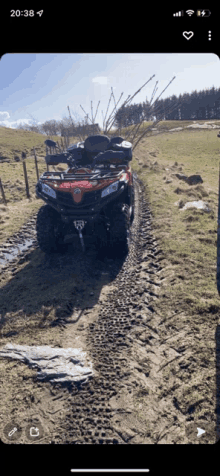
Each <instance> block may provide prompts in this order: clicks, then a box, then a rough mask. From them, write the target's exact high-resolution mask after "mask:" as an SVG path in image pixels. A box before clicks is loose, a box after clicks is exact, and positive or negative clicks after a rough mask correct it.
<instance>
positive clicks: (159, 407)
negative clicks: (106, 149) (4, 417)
mask: <svg viewBox="0 0 220 476" xmlns="http://www.w3.org/2000/svg"><path fill="white" fill-rule="evenodd" d="M145 192H146V190H145V187H144V185H143V184H142V182H141V181H140V180H139V179H138V178H137V177H136V178H135V215H134V221H133V224H132V227H131V235H132V239H131V245H130V250H129V254H128V256H127V258H126V259H125V261H124V262H123V263H122V264H121V265H119V264H118V263H117V260H116V261H115V263H114V264H113V265H112V266H111V267H108V266H107V265H106V270H107V271H109V273H112V279H113V281H112V284H113V292H111V287H112V286H111V284H110V286H108V285H107V286H106V295H105V300H104V302H103V301H102V300H101V299H100V300H99V302H98V303H97V306H95V308H94V310H93V305H92V303H91V302H90V305H89V307H87V305H88V302H85V303H83V306H81V310H80V312H79V309H80V308H78V307H77V306H76V301H75V299H74V297H73V298H71V294H72V293H69V295H68V296H67V297H65V298H64V299H63V300H62V302H61V299H62V295H61V294H60V295H59V296H57V297H58V299H60V306H58V307H59V309H57V310H56V311H57V312H56V316H57V319H56V320H53V321H51V323H49V322H48V326H49V327H48V330H46V329H45V338H47V337H48V336H50V329H51V327H50V326H57V334H56V337H55V341H53V342H59V343H61V341H63V343H64V347H65V346H66V345H68V346H69V347H73V346H74V345H75V342H79V341H74V344H73V341H72V338H74V339H75V337H76V338H77V330H78V331H80V330H81V329H80V324H79V326H78V328H77V327H76V326H75V323H76V322H77V321H78V320H79V319H80V320H81V318H82V322H84V324H83V326H85V327H84V331H83V332H79V333H78V335H82V334H84V341H83V346H84V350H85V351H86V353H87V355H88V358H89V360H90V361H91V362H92V364H93V369H94V371H95V374H94V376H93V377H91V378H90V379H89V380H88V381H86V382H84V383H81V384H76V383H71V384H68V385H66V386H63V385H61V384H56V385H55V386H54V388H53V389H52V388H51V384H49V383H47V385H46V386H45V392H46V391H47V395H46V393H44V384H38V387H39V392H42V394H39V395H43V396H42V397H41V398H42V404H41V406H39V405H35V407H34V410H35V412H37V413H38V414H39V415H41V416H43V420H44V426H45V422H48V423H49V424H48V429H49V428H50V433H49V434H48V435H47V437H46V438H45V439H44V440H43V441H42V442H43V443H45V442H48V443H54V444H59V443H60V444H88V443H89V444H125V443H126V444H127V443H128V444H137V443H140V444H143V443H145V444H155V443H156V444H157V443H181V444H182V443H188V439H187V438H186V426H187V424H188V422H189V425H190V422H191V421H193V416H192V415H191V413H193V411H194V407H195V408H196V407H197V406H198V407H199V406H200V405H201V404H202V405H203V407H202V411H201V414H204V415H205V414H207V421H208V420H210V421H213V416H212V415H211V412H210V409H211V411H212V408H213V406H214V400H213V401H211V400H210V398H208V399H207V401H206V402H203V401H200V400H198V401H196V400H195V398H194V396H193V394H192V392H193V391H194V387H196V382H197V381H198V384H199V385H200V386H201V385H203V381H206V380H207V378H208V379H209V382H210V379H211V381H212V380H213V372H214V367H213V368H210V369H208V368H207V365H205V366H204V368H203V370H202V372H201V375H198V377H197V374H198V365H201V362H200V360H199V359H198V362H196V360H195V358H194V357H193V347H194V344H195V339H194V333H195V330H194V328H193V323H192V322H191V321H190V320H189V319H187V320H186V319H185V320H184V319H183V320H182V318H184V311H183V310H180V312H178V309H167V313H166V314H167V315H166V318H164V316H162V315H160V313H159V311H158V308H157V295H158V294H161V290H162V289H163V287H162V285H163V279H164V278H163V269H162V267H161V265H160V262H161V260H163V253H162V251H161V250H160V249H159V247H158V245H157V241H156V239H155V237H154V235H153V226H152V216H151V210H150V206H149V204H148V203H147V196H146V193H145ZM35 223H36V214H35V215H33V216H32V217H31V218H30V219H29V221H28V222H27V223H26V224H25V225H24V226H23V227H22V229H21V230H20V231H19V233H17V235H16V236H14V237H12V238H11V239H10V240H8V242H7V243H5V245H4V246H6V248H8V251H10V250H11V249H12V248H13V246H15V244H16V243H17V244H19V243H20V244H21V243H23V244H24V242H25V240H26V239H33V244H32V246H31V249H30V250H28V251H27V252H25V253H21V256H18V257H17V258H16V259H15V260H14V261H11V262H9V263H8V264H5V265H4V267H3V268H2V269H3V270H4V269H5V270H10V269H11V270H13V267H15V266H17V265H18V268H19V264H22V263H24V262H25V261H26V259H27V260H28V257H29V255H30V254H31V252H32V251H33V250H34V249H36V248H37V246H36V239H35ZM22 239H23V242H22ZM92 263H93V265H94V269H93V270H92V268H91V266H92ZM73 264H75V270H74V271H75V272H76V270H77V273H79V274H80V273H81V274H82V281H83V279H85V280H86V279H88V278H89V279H90V282H93V276H95V274H96V272H97V270H98V274H100V270H101V271H102V270H103V269H105V265H104V264H103V265H102V266H99V264H97V263H96V262H95V261H93V260H91V259H90V258H89V256H87V255H83V254H82V253H78V254H77V255H73V257H72V258H71V256H68V254H67V255H65V254H64V255H56V256H54V257H53V256H51V257H49V258H45V259H44V257H43V258H40V268H39V271H37V269H36V274H37V273H40V278H39V280H38V278H37V279H36V283H35V285H36V290H37V289H38V285H39V284H38V283H39V282H41V279H42V275H44V273H45V275H46V276H47V273H48V272H49V275H48V278H49V279H50V277H51V276H52V275H53V270H57V271H58V275H59V272H61V278H62V277H63V276H65V275H66V273H67V274H68V273H69V272H71V271H72V270H73V268H72V266H73ZM51 267H52V268H51ZM119 269H120V271H119V272H118V270H119ZM50 270H51V271H50ZM59 270H60V271H59ZM42 273H43V274H42ZM62 273H63V274H62ZM55 279H57V278H56V277H55ZM98 280H99V278H98ZM97 282H98V281H97ZM77 288H78V290H77V292H78V294H80V293H81V291H82V290H81V288H80V284H79V286H77ZM108 288H109V293H108ZM88 289H89V288H88ZM90 290H91V288H90ZM92 294H94V293H92ZM47 304H48V306H49V303H47ZM84 304H85V305H84ZM88 309H92V320H91V319H90V316H89V311H88ZM58 311H59V312H58ZM75 314H77V318H76V319H74V320H71V319H70V320H69V319H68V316H70V315H72V317H75ZM87 314H88V322H87ZM182 314H183V316H182ZM73 315H74V316H73ZM69 324H73V326H72V325H70V327H69ZM85 324H86V325H85ZM59 326H60V327H61V328H62V329H61V328H60V331H59ZM71 329H72V330H71ZM61 330H62V332H61ZM210 338H211V337H210V336H208V337H207V339H209V340H210ZM51 339H52V340H53V337H51ZM67 339H68V343H67ZM27 344H28V342H27ZM44 344H45V340H44ZM39 345H40V342H39ZM56 345H59V344H57V343H55V346H56ZM210 352H211V350H210ZM9 372H10V369H9ZM21 374H22V370H21ZM207 375H208V377H207ZM195 379H196V382H195ZM207 385H208V386H209V383H208V382H207ZM64 387H65V388H64ZM188 388H189V392H188V390H187V389H188ZM33 391H35V384H34V383H33ZM187 392H188V393H187ZM206 394H207V397H210V391H208V389H206V387H205V395H206ZM37 395H38V394H37ZM51 395H52V397H53V398H52V397H51ZM45 396H46V399H47V402H46V401H45ZM196 398H197V397H196ZM56 401H58V402H59V401H60V402H61V401H62V405H61V407H59V408H58V406H57V407H56V405H55V403H54V402H56ZM51 405H54V414H55V417H54V423H53V422H52V423H51V421H52V419H51V416H50V413H51ZM62 410H63V411H64V413H65V418H64V416H63V417H61V418H60V417H59V411H62ZM202 421H203V422H205V421H206V416H204V417H202ZM201 424H202V422H201ZM53 435H54V436H53ZM192 441H193V442H194V443H199V442H200V441H195V437H193V439H192ZM202 442H205V438H204V437H203V441H202Z"/></svg>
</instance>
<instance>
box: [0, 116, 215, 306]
mask: <svg viewBox="0 0 220 476" xmlns="http://www.w3.org/2000/svg"><path fill="white" fill-rule="evenodd" d="M198 122H199V123H204V122H205V121H198ZM190 123H192V121H191V122H190V121H162V122H161V123H159V124H158V125H157V128H158V130H160V131H164V133H163V134H158V135H153V134H152V133H150V135H149V137H147V138H145V139H143V140H142V142H141V143H140V144H139V145H138V146H137V148H136V149H135V151H134V155H133V160H132V168H133V170H135V171H137V172H138V174H139V176H140V178H141V179H142V181H143V182H144V183H145V185H146V193H147V195H148V197H149V201H150V206H151V210H152V215H153V228H154V232H155V236H156V238H157V240H158V242H159V244H160V247H161V249H162V250H163V260H162V263H163V266H164V282H166V295H164V296H163V300H164V299H165V300H166V299H169V300H171V301H172V303H173V305H175V306H179V305H180V303H181V307H182V305H183V303H184V306H186V308H187V309H188V310H189V312H193V313H194V312H195V313H196V312H203V311H207V310H208V309H211V310H213V312H215V309H217V308H219V298H218V293H217V287H216V254H217V250H216V244H217V207H218V172H219V159H220V154H219V152H220V140H219V138H218V137H217V133H218V131H217V129H213V130H211V129H185V130H182V131H177V132H169V130H170V129H173V128H175V127H186V126H187V125H189V124H190ZM215 123H216V124H217V125H219V127H220V121H215ZM147 125H148V124H147V123H145V126H142V127H146V126H147ZM122 133H123V131H122V132H121V135H122ZM44 140H45V137H44V136H42V135H40V134H35V133H30V132H23V131H16V130H15V131H14V130H12V129H7V128H0V144H1V146H0V155H2V156H5V157H8V158H9V159H10V162H9V163H6V162H5V163H2V164H0V177H1V179H2V183H3V185H4V189H5V194H6V199H7V200H8V202H7V206H5V205H3V203H2V200H1V199H0V224H1V230H0V243H2V242H4V241H5V239H6V238H8V237H9V236H10V235H12V234H13V233H15V232H17V231H18V229H19V228H20V226H21V225H22V224H23V223H24V222H25V221H26V220H27V218H28V217H29V216H30V215H31V214H32V213H33V212H35V211H36V210H37V209H38V208H39V207H40V206H42V204H43V202H42V201H41V200H37V199H36V198H35V184H36V180H37V179H36V170H35V163H34V157H33V155H32V149H33V147H35V149H36V153H37V157H38V165H39V172H40V173H42V172H44V171H45V170H46V164H45V161H44V158H43V157H44V155H45V146H44V144H43V143H44ZM72 142H74V140H73V141H72ZM22 151H24V152H26V153H27V159H26V164H27V173H28V179H29V187H30V194H31V198H30V199H27V198H26V193H25V184H24V176H23V166H22V162H15V161H14V159H13V157H14V155H15V154H17V155H19V154H21V152H22ZM176 173H184V174H186V175H191V174H200V175H201V177H202V179H203V183H202V184H199V185H196V186H195V185H193V186H189V185H187V184H186V183H185V182H183V181H182V180H179V179H178V178H177V177H176V175H175V174H176ZM201 199H202V200H204V201H205V202H207V203H208V204H209V207H210V208H211V212H209V213H207V212H205V211H202V210H198V209H188V210H182V208H180V207H179V203H181V207H182V206H183V205H184V204H185V203H186V202H187V201H192V200H201Z"/></svg>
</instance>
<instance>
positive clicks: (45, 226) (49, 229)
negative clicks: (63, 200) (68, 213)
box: [36, 205, 65, 253]
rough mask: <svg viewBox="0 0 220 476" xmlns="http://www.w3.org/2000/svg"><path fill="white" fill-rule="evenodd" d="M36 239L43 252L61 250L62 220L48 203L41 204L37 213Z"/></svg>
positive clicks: (62, 248)
mask: <svg viewBox="0 0 220 476" xmlns="http://www.w3.org/2000/svg"><path fill="white" fill-rule="evenodd" d="M36 230H37V241H38V244H39V247H40V249H41V250H42V251H43V252H44V253H55V252H60V253H61V252H63V251H64V249H65V245H64V243H63V238H64V237H63V235H62V221H61V218H60V215H59V213H58V212H57V211H56V210H55V209H54V208H52V207H50V206H49V205H43V206H42V207H41V208H40V209H39V211H38V215H37V222H36Z"/></svg>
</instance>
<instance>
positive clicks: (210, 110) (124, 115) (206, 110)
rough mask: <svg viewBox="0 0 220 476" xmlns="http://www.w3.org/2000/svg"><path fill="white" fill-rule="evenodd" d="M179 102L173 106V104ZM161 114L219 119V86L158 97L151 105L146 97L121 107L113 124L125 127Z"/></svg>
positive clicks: (185, 117)
mask: <svg viewBox="0 0 220 476" xmlns="http://www.w3.org/2000/svg"><path fill="white" fill-rule="evenodd" d="M177 103H178V104H179V106H178V107H177V108H173V110H172V106H173V105H174V104H177ZM158 115H160V116H161V115H162V117H163V120H175V121H178V120H194V119H197V120H198V119H200V120H203V119H220V88H218V89H216V88H215V87H214V86H213V87H212V88H210V89H205V90H202V91H197V90H195V91H192V93H190V94H189V93H184V94H180V95H179V96H175V95H173V96H171V97H168V98H166V99H158V100H156V101H155V102H154V104H153V105H152V106H151V105H150V103H149V101H148V100H147V99H146V101H145V102H143V103H140V104H132V105H129V106H127V107H126V106H125V107H123V106H122V107H121V108H119V109H118V111H117V113H116V120H115V123H114V125H115V126H117V127H121V126H124V127H127V126H130V125H132V124H138V123H139V122H141V121H143V120H146V121H149V120H152V119H153V118H156V119H157V118H158Z"/></svg>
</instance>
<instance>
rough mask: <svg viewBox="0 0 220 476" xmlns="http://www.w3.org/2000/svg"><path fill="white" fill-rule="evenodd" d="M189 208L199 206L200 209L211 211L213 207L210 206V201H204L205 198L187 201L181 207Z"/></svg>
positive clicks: (183, 208) (182, 208)
mask: <svg viewBox="0 0 220 476" xmlns="http://www.w3.org/2000/svg"><path fill="white" fill-rule="evenodd" d="M188 208H198V209H200V210H204V211H205V212H211V209H210V208H209V205H208V203H207V202H203V200H198V201H194V202H187V203H185V205H184V207H181V208H180V210H187V209H188Z"/></svg>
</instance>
